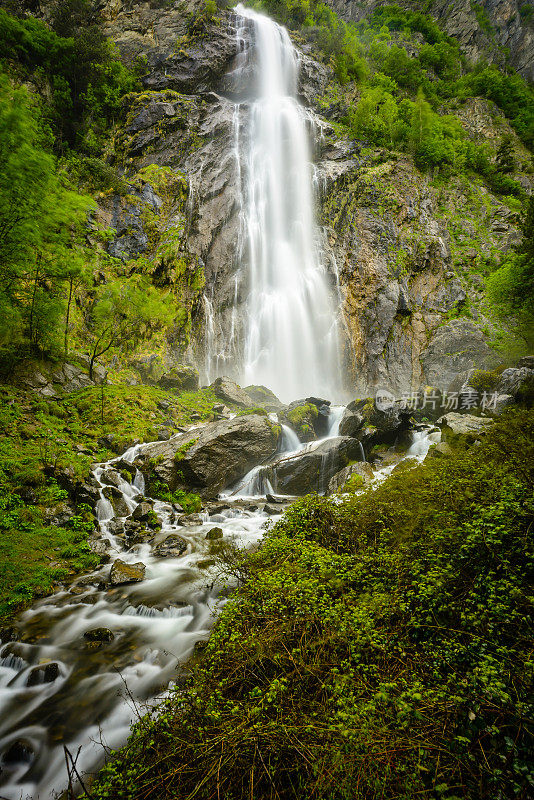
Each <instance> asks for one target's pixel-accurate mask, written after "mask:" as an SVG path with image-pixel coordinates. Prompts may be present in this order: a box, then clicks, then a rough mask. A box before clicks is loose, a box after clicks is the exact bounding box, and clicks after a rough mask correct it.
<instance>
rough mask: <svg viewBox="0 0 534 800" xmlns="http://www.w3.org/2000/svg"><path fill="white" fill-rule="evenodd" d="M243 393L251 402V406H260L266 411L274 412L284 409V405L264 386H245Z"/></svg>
mask: <svg viewBox="0 0 534 800" xmlns="http://www.w3.org/2000/svg"><path fill="white" fill-rule="evenodd" d="M244 391H245V392H246V393H247V395H248V396H249V397H250V399H251V400H252V403H253V405H255V406H261V407H262V408H264V409H265V410H266V411H270V412H276V411H280V410H281V409H282V408H284V404H283V403H282V402H281V401H280V400H279V399H278V397H277V396H276V395H275V394H274V393H273V392H271V390H270V389H268V388H267V387H266V386H245V389H244Z"/></svg>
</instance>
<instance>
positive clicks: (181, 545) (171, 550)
mask: <svg viewBox="0 0 534 800" xmlns="http://www.w3.org/2000/svg"><path fill="white" fill-rule="evenodd" d="M186 550H187V542H186V541H185V539H182V537H181V536H178V534H176V533H171V534H170V536H167V537H166V539H164V541H163V542H160V544H158V545H157V546H156V547H155V548H154V555H155V556H159V557H160V558H178V557H179V556H181V555H183V553H185V551H186Z"/></svg>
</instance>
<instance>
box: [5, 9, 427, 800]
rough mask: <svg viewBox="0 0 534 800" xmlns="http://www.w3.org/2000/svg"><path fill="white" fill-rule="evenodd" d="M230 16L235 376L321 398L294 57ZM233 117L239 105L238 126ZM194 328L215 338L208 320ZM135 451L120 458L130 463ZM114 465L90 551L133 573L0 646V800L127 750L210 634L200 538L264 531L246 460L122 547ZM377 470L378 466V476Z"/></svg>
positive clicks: (257, 20)
mask: <svg viewBox="0 0 534 800" xmlns="http://www.w3.org/2000/svg"><path fill="white" fill-rule="evenodd" d="M236 13H237V14H238V15H240V19H241V23H242V24H241V27H240V31H239V33H238V36H244V34H245V29H246V31H247V35H252V39H253V42H254V46H253V47H252V48H251V53H252V55H253V56H254V58H255V60H256V66H257V70H256V72H257V74H258V76H259V80H258V86H257V87H256V93H255V96H254V99H253V100H252V102H251V103H250V107H249V109H248V113H249V129H248V133H247V136H246V137H245V140H246V143H245V141H242V140H241V138H239V139H236V144H235V147H236V151H238V161H239V162H240V163H241V162H243V164H244V167H243V175H242V187H243V191H242V196H241V197H240V200H239V202H240V207H241V218H242V241H241V255H242V259H243V264H244V265H246V269H247V270H248V274H249V278H250V291H249V295H248V301H247V304H246V315H247V316H246V325H245V327H246V343H245V348H244V349H245V367H244V383H256V384H265V385H266V386H268V387H269V388H270V389H272V390H273V391H274V392H275V393H276V394H278V395H279V396H280V397H281V398H282V399H283V400H293V399H295V398H298V397H303V396H306V395H308V394H318V393H320V395H322V396H326V397H333V398H334V399H336V398H337V397H339V396H340V392H339V386H340V365H339V358H338V352H339V348H338V336H337V323H336V308H335V303H334V300H333V294H334V292H333V288H334V289H335V287H332V286H331V283H330V281H329V279H328V276H327V273H326V270H325V269H324V266H323V265H322V263H321V258H320V252H321V248H320V241H319V234H318V230H317V226H316V224H315V220H314V196H313V180H312V168H311V158H310V141H309V132H310V130H311V129H312V128H313V119H312V117H311V116H310V115H309V114H308V113H307V112H306V110H305V109H304V108H303V107H302V106H301V105H300V104H299V102H298V101H297V98H296V93H297V83H298V73H299V60H298V55H297V52H296V50H295V48H294V47H293V45H292V43H291V41H290V38H289V36H288V34H287V31H286V30H285V29H284V28H282V27H281V26H279V25H277V24H276V23H275V22H273V21H272V20H270V19H268V18H267V17H264V16H261V15H259V14H257V13H256V12H254V11H251V10H249V9H245V8H243V7H242V6H238V7H237V9H236ZM247 58H248V56H247ZM245 61H246V59H245V58H244V59H243V60H242V64H241V66H240V67H238V68H244V63H245ZM239 116H240V107H239V106H236V120H237V122H236V130H237V131H238V130H239V127H240V126H239ZM236 285H237V284H236ZM210 309H211V311H210V313H211V317H210V318H211V320H212V321H213V309H212V307H211V305H210V306H209V309H208V310H210ZM207 336H208V339H210V341H211V340H212V339H213V340H214V337H215V335H214V329H213V328H212V327H210V328H209V330H208V332H207ZM232 336H233V333H232ZM210 337H211V338H210ZM343 410H344V409H343V406H332V407H331V410H330V416H329V429H328V431H327V434H326V435H325V437H324V439H323V440H320V441H318V442H312V443H310V444H307V445H304V444H302V443H301V442H300V441H299V439H298V437H297V435H296V433H295V432H294V431H293V430H292V429H291V428H290V427H288V426H287V425H282V434H281V437H280V446H279V452H278V454H277V456H278V457H284V458H290V457H292V456H297V455H298V454H299V453H301V452H302V451H303V450H304V449H305V448H308V449H310V450H312V449H313V448H315V447H318V446H320V445H321V442H322V441H324V440H326V439H329V438H334V437H337V436H338V433H339V423H340V420H341V417H342V415H343ZM430 443H431V439H430V438H429V435H428V432H427V433H426V434H425V433H422V434H421V435H417V438H416V440H415V441H414V444H413V447H412V450H411V451H409V452H408V455H411V456H413V457H416V458H417V459H419V460H421V459H422V458H424V455H426V452H427V450H428V447H429V445H430ZM143 447H144V445H139V446H137V447H136V448H132V449H131V450H129V451H128V452H127V453H125V454H124V455H123V456H122V458H121V460H122V461H123V462H129V463H132V462H133V460H134V459H135V457H136V455H137V454H138V453H139V452H140V450H142V448H143ZM362 455H363V454H362ZM117 460H118V459H115V460H112V461H110V462H108V463H106V464H100V465H98V466H97V467H95V469H94V472H93V476H94V479H95V480H96V481H97V482H98V485H99V486H100V490H99V491H100V500H99V502H98V505H97V509H96V510H97V515H98V525H99V527H100V532H101V538H100V540H99V541H100V544H101V550H102V551H103V552H104V551H105V554H106V556H107V557H108V558H109V560H110V561H111V562H113V561H114V560H115V559H118V558H120V559H121V560H122V561H123V562H125V563H127V564H130V565H132V564H136V563H138V562H142V564H144V565H145V568H146V571H145V574H144V579H143V580H141V581H139V582H136V583H128V584H122V585H111V584H110V582H109V570H110V566H109V564H107V565H105V566H102V567H101V568H100V569H98V570H97V571H96V572H94V573H92V574H90V575H86V576H83V577H82V578H79V579H77V580H75V581H74V582H73V584H72V585H71V586H69V587H66V588H65V589H64V590H62V591H60V592H57V593H56V594H54V595H53V596H51V597H48V598H46V599H43V600H41V601H39V602H37V603H35V604H34V606H33V607H32V608H31V609H29V610H28V611H26V612H25V613H23V614H22V615H21V616H20V618H19V619H18V620H16V622H15V626H14V629H15V630H14V635H11V636H9V637H8V640H7V641H4V642H2V644H0V798H4V799H5V800H21V798H31V800H38V799H40V800H49V798H53V797H55V796H57V794H58V793H60V792H62V791H64V790H65V788H66V786H67V778H68V775H67V768H66V765H65V750H64V747H67V748H68V751H69V752H70V753H71V754H72V755H73V756H74V757H75V758H77V769H78V771H79V772H80V773H81V774H83V773H85V772H91V771H94V770H95V769H97V768H98V767H99V766H100V764H101V763H102V761H103V760H104V757H105V749H104V748H117V747H120V746H121V745H122V744H124V742H125V740H126V738H127V736H128V733H129V730H130V726H131V724H132V722H133V721H134V720H135V719H136V717H137V716H138V714H139V713H143V711H144V710H145V709H146V704H151V703H152V704H153V703H157V702H158V700H160V699H161V698H162V697H163V696H164V695H165V693H166V692H168V690H169V686H170V685H172V684H173V683H179V681H180V674H181V669H182V667H181V665H182V664H183V663H184V662H185V661H186V660H187V658H188V657H189V656H190V654H191V652H192V650H193V648H194V646H195V643H196V642H198V641H200V640H205V639H207V638H208V636H209V632H210V629H211V627H212V625H213V622H214V619H215V618H216V615H217V613H218V612H219V610H220V609H221V607H222V606H223V605H224V603H225V602H226V596H227V595H226V592H225V591H224V590H223V587H222V584H221V583H220V582H219V580H218V577H217V573H216V569H215V567H214V566H213V556H214V547H213V544H212V542H211V540H210V539H209V538H207V536H206V534H207V533H208V532H209V531H210V530H211V529H212V528H213V527H214V526H217V527H219V528H221V529H222V534H223V539H224V540H226V541H228V542H234V543H236V544H237V545H239V546H241V547H251V546H253V545H254V544H255V543H257V542H258V541H259V540H260V539H261V537H262V533H263V528H264V525H265V523H266V521H267V518H268V517H267V513H266V512H265V511H264V510H263V504H262V503H256V504H255V503H253V502H251V499H254V498H255V499H263V501H265V495H266V494H267V493H272V491H273V485H272V483H271V482H270V479H269V472H268V469H267V468H266V466H265V465H258V466H257V467H255V468H254V469H253V470H252V471H251V472H250V473H249V474H248V475H246V476H244V477H243V479H242V480H241V481H240V483H239V484H238V485H237V486H236V487H233V488H232V489H230V490H228V491H227V493H226V495H224V496H222V497H221V504H220V506H219V508H216V509H215V510H214V509H212V511H211V516H209V515H208V513H207V512H204V513H203V515H202V516H201V518H199V519H196V520H194V519H193V520H188V521H184V520H183V519H180V510H179V509H176V508H175V507H173V506H172V505H171V504H169V503H164V502H161V501H154V503H153V509H154V511H155V512H156V514H157V515H158V517H159V518H160V520H161V523H162V527H161V530H159V531H158V532H156V533H155V534H154V536H153V538H152V539H151V540H150V541H146V540H142V541H140V542H139V543H137V544H133V543H132V541H131V540H129V539H128V537H127V536H125V535H124V533H123V532H121V531H122V530H123V529H124V518H125V517H127V516H129V515H130V514H132V512H134V511H135V509H136V507H137V506H138V504H139V502H141V501H142V500H143V491H144V483H143V478H142V475H141V474H140V473H139V472H137V473H136V475H135V478H134V479H133V481H132V482H129V481H128V480H126V479H125V478H124V474H125V473H124V471H123V472H122V473H121V472H120V467H119V466H118V465H117V464H116V461H117ZM387 469H390V468H387ZM110 471H111V474H112V478H113V480H114V481H115V483H114V484H113V481H112V483H111V484H110V483H109V480H110V478H109V474H110ZM382 472H383V473H384V475H383V476H382V474H381V473H382ZM325 474H326V472H325ZM385 476H386V471H384V470H383V471H379V474H378V477H377V480H380V479H382V477H385ZM105 485H115V486H116V488H118V490H119V492H120V496H121V498H122V501H121V502H122V506H121V507H120V510H118V511H117V513H115V512H114V510H113V506H112V505H111V503H110V501H109V500H108V499H106V497H105V496H104V487H105ZM322 488H326V486H324V487H322ZM247 498H248V499H247ZM115 505H116V507H117V504H115ZM274 518H275V519H276V515H275V516H274ZM95 629H105V630H106V631H107V633H105V635H104V638H102V630H101V631H100V633H99V636H100V639H99V640H98V641H96V642H95V641H94V631H95ZM91 632H93V633H91Z"/></svg>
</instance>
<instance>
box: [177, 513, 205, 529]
mask: <svg viewBox="0 0 534 800" xmlns="http://www.w3.org/2000/svg"><path fill="white" fill-rule="evenodd" d="M176 522H177V523H178V525H184V526H185V527H188V526H191V525H202V523H203V522H204V520H203V519H202V516H201V515H200V514H196V513H193V514H182V516H181V517H178V519H177V520H176Z"/></svg>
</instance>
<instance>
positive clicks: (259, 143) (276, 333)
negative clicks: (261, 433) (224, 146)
mask: <svg viewBox="0 0 534 800" xmlns="http://www.w3.org/2000/svg"><path fill="white" fill-rule="evenodd" d="M236 13H237V14H238V15H240V16H241V17H242V18H244V20H246V21H247V22H246V24H247V26H248V28H249V30H250V29H252V36H253V43H254V46H253V47H252V48H251V51H250V52H251V53H252V55H253V57H254V58H255V66H256V68H257V75H258V80H257V85H256V87H255V91H254V94H253V99H252V101H251V102H250V105H248V104H247V110H248V131H247V133H248V135H247V136H245V137H239V138H236V142H235V148H236V153H237V155H238V159H237V160H238V162H239V164H240V165H242V167H240V177H241V191H242V197H241V198H240V199H239V207H240V209H241V215H240V216H241V241H240V247H239V253H240V258H241V260H242V262H243V266H244V270H245V274H246V275H247V276H248V297H247V301H246V308H245V315H246V319H245V342H244V366H243V376H242V379H241V380H242V383H243V385H248V384H251V383H254V384H263V385H265V386H268V387H269V388H270V389H271V390H272V391H274V392H275V394H277V395H278V396H279V397H280V398H281V399H282V400H284V401H290V400H294V399H295V398H298V397H305V396H306V395H310V394H318V393H319V394H321V395H324V396H328V397H332V396H336V395H339V394H340V390H339V383H340V377H339V376H340V364H339V346H338V345H339V343H338V330H337V315H336V304H335V301H334V297H333V294H334V291H333V289H334V287H333V286H331V285H330V284H331V281H330V280H329V276H328V274H327V272H326V269H325V267H324V264H323V263H322V261H321V257H320V256H321V247H320V234H319V229H318V226H317V225H316V221H315V213H314V192H313V171H312V164H311V155H310V142H309V135H308V129H309V128H311V127H313V118H312V115H311V114H310V113H308V112H307V111H306V110H305V109H304V108H303V107H302V106H301V105H300V103H299V102H298V100H297V98H296V93H297V84H298V74H299V58H298V55H297V52H296V50H295V48H294V47H293V45H292V43H291V40H290V38H289V35H288V33H287V31H286V29H285V28H283V27H282V26H280V25H278V24H277V23H276V22H274V21H273V20H271V19H269V18H268V17H265V16H263V15H262V14H258V13H257V12H255V11H252V10H251V9H248V8H244V7H243V6H242V5H241V4H240V5H238V6H237V8H236ZM238 38H239V42H240V49H241V47H242V44H241V41H242V28H241V29H240V30H239V31H238ZM238 108H239V107H238ZM235 130H236V131H237V132H238V131H239V124H236V125H235Z"/></svg>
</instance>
